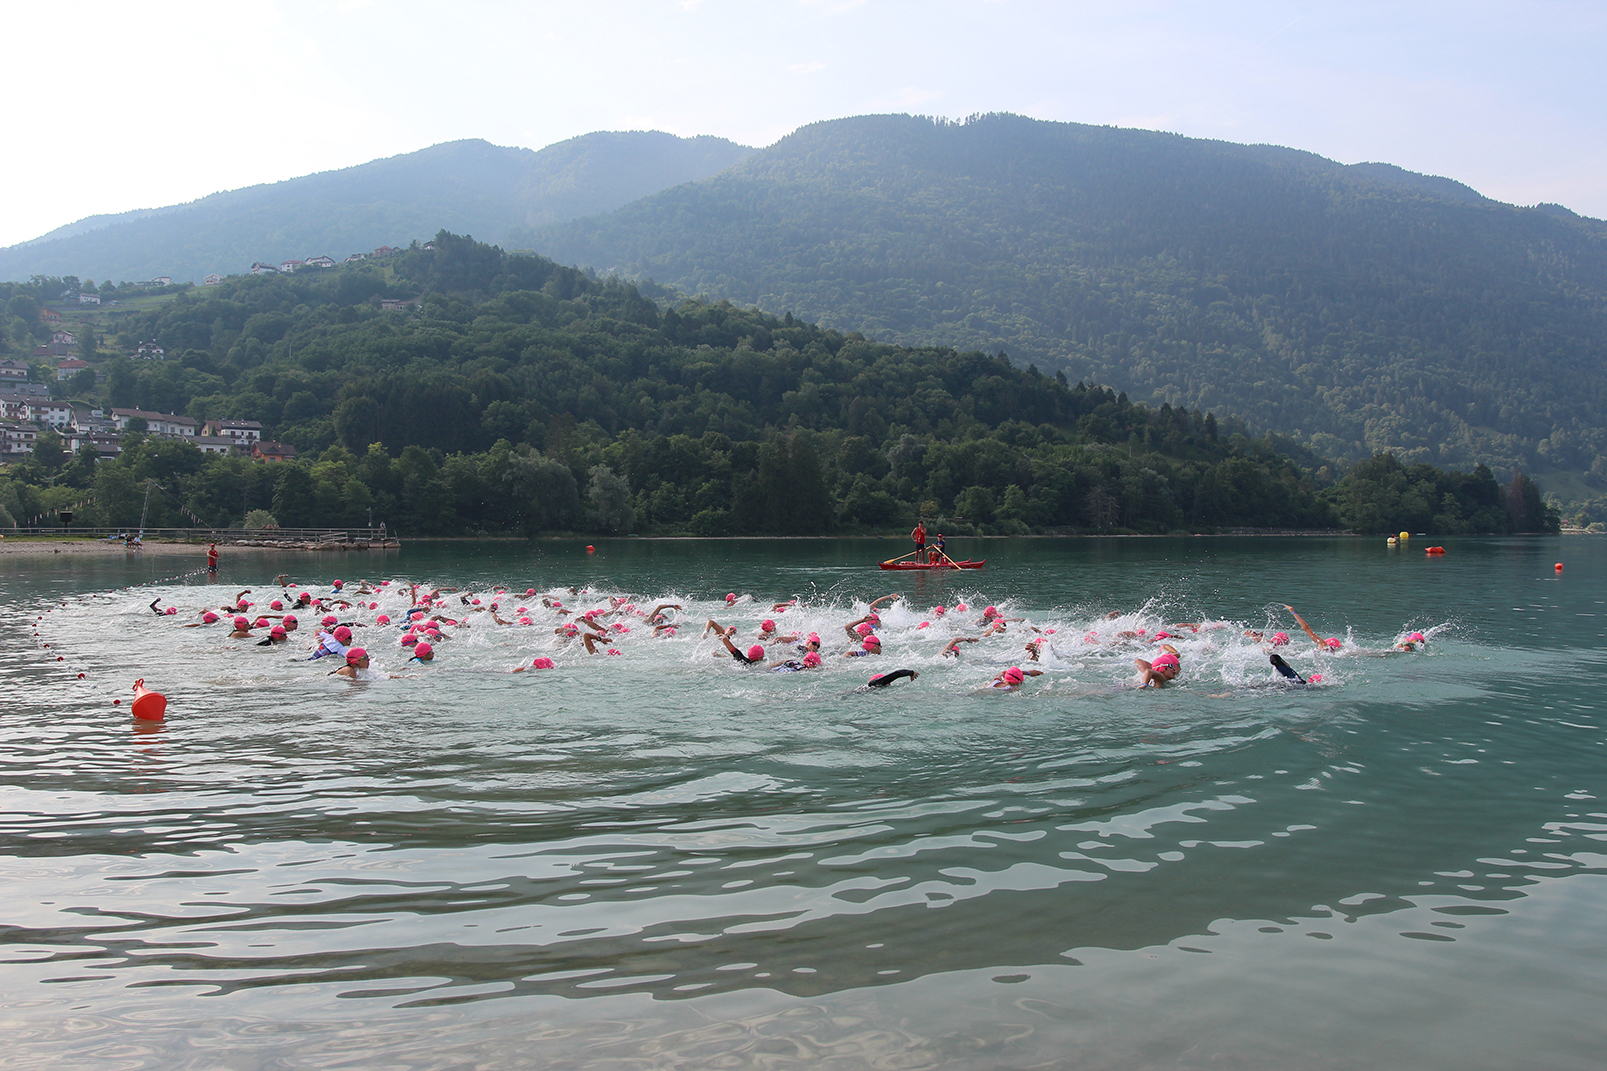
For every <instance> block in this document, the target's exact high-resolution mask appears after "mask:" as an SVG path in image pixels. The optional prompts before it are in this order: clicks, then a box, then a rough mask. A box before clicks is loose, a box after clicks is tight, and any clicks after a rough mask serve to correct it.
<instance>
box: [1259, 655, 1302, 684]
mask: <svg viewBox="0 0 1607 1071" xmlns="http://www.w3.org/2000/svg"><path fill="white" fill-rule="evenodd" d="M1268 661H1270V662H1271V663H1272V668H1273V669H1275V670H1277V671H1278V672H1279V673H1281V674H1283V675H1284V676H1285V677H1287V678H1289V679H1290V680H1292V681H1294V682H1295V683H1296V684H1305V683H1306V678H1304V677H1302V676H1301V675H1300V674H1298V673H1296V672H1295V670H1294V667H1293V666H1291V665H1290V664H1289V663H1287V662H1285V661H1284V660H1283V656H1282V655H1273V656H1271V658H1270V659H1268Z"/></svg>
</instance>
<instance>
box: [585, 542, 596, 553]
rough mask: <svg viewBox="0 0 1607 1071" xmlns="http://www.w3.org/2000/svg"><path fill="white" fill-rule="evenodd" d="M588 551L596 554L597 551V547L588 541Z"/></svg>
mask: <svg viewBox="0 0 1607 1071" xmlns="http://www.w3.org/2000/svg"><path fill="white" fill-rule="evenodd" d="M586 553H587V554H596V553H597V548H596V547H594V546H592V545H591V544H590V543H587V544H586Z"/></svg>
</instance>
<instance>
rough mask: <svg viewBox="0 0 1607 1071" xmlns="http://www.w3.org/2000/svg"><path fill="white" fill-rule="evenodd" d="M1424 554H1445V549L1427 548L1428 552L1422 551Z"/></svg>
mask: <svg viewBox="0 0 1607 1071" xmlns="http://www.w3.org/2000/svg"><path fill="white" fill-rule="evenodd" d="M1424 553H1425V554H1444V553H1445V548H1444V547H1429V548H1428V550H1426V551H1424Z"/></svg>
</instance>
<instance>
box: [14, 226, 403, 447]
mask: <svg viewBox="0 0 1607 1071" xmlns="http://www.w3.org/2000/svg"><path fill="white" fill-rule="evenodd" d="M421 248H423V249H426V250H429V249H434V248H435V243H434V242H433V241H431V242H426V243H424V244H423V245H422V246H421ZM402 252H404V248H403V247H399V246H390V245H382V246H380V247H379V248H377V249H375V250H373V251H372V252H369V253H352V254H350V255H349V256H347V257H346V258H345V259H344V260H341V261H336V260H335V259H334V258H333V257H329V256H324V255H318V256H311V257H307V258H305V259H289V260H284V261H280V262H279V263H278V264H272V263H268V262H261V261H259V262H255V263H253V264H252V265H251V267H250V268H248V269H247V270H246V272H245V273H244V274H249V275H277V274H289V273H292V272H295V271H299V270H302V269H314V268H316V269H328V268H333V267H336V266H337V265H340V264H357V263H360V262H362V261H365V260H371V259H381V258H385V257H392V256H396V255H397V254H399V253H402ZM232 277H233V276H224V275H217V274H212V275H208V276H207V277H206V279H205V281H204V282H203V284H202V285H204V286H215V285H217V284H219V283H222V282H223V281H224V280H225V279H227V278H232ZM131 285H132V287H133V288H134V289H135V290H139V291H151V290H155V289H158V288H165V287H170V286H172V285H173V279H172V277H171V276H167V275H160V276H157V277H155V278H153V279H148V280H143V281H140V282H137V283H133V284H131ZM123 289H124V288H118V292H119V293H121V292H122V291H123ZM119 304H120V301H119V299H116V298H112V297H110V296H108V294H107V293H106V292H105V291H101V292H97V291H96V290H95V289H94V288H93V283H92V282H91V283H88V284H86V285H84V286H83V287H81V288H79V289H77V290H68V291H66V292H64V293H63V294H62V295H61V299H60V302H59V305H60V306H61V307H60V308H52V307H49V306H47V307H45V308H42V309H40V310H39V321H40V323H41V324H44V325H45V326H46V327H48V328H50V330H51V334H50V341H49V342H48V343H41V344H40V345H38V346H35V347H34V348H33V350H32V351H31V352H30V353H29V354H28V356H27V359H26V360H18V359H16V358H11V359H6V360H0V461H14V460H18V459H20V458H22V457H25V456H27V455H31V454H32V453H33V452H34V448H35V445H36V444H37V443H38V441H39V437H40V436H41V435H44V434H47V433H51V432H54V433H55V434H56V435H59V436H60V437H61V442H62V446H63V447H64V448H65V449H66V450H68V451H69V452H71V453H75V454H76V453H78V452H79V451H81V450H83V449H84V448H85V447H89V448H91V449H92V450H93V451H94V453H95V455H96V456H97V457H100V458H108V457H116V456H118V454H119V453H120V452H121V446H120V445H119V442H120V439H121V437H122V436H123V435H124V434H125V433H127V432H128V431H129V430H130V429H131V428H133V429H135V430H140V422H143V425H144V427H143V431H144V433H145V434H146V436H147V437H149V438H153V439H170V440H177V441H182V442H188V443H191V444H193V445H194V446H196V447H197V448H199V449H200V450H201V452H202V453H205V454H234V455H237V456H243V457H249V458H251V459H252V460H255V461H264V462H274V461H287V460H292V459H294V458H295V457H296V448H295V447H293V446H291V445H289V444H287V443H280V442H275V441H272V440H264V439H263V438H262V424H261V422H260V421H257V420H208V421H205V422H202V421H197V420H196V419H195V418H193V417H189V416H185V415H182V414H178V413H159V412H148V411H145V410H140V409H124V408H112V409H105V408H96V407H94V406H89V405H82V404H75V403H74V402H72V401H69V400H67V399H63V398H60V397H55V398H53V397H52V390H51V383H56V384H65V385H67V386H65V387H58V389H57V391H56V393H57V394H58V395H59V394H60V393H61V392H62V391H63V390H66V391H71V392H72V393H74V394H87V393H89V391H90V390H92V389H93V388H94V387H96V386H99V385H101V384H104V383H105V382H106V379H107V373H106V371H105V370H104V368H101V367H96V365H97V364H101V365H104V363H105V361H104V360H97V361H95V362H91V361H89V360H85V359H84V357H83V356H82V350H81V347H80V333H79V332H75V331H74V330H72V329H71V327H70V326H69V325H68V324H67V322H66V320H65V319H64V313H63V310H66V315H69V316H70V315H72V314H73V312H74V311H85V312H87V311H90V310H92V309H95V308H96V307H99V306H103V305H104V306H106V307H111V306H117V305H119ZM410 304H412V303H411V302H408V301H404V300H401V299H398V298H384V299H381V300H380V302H379V305H380V308H381V310H382V311H403V310H405V309H406V308H407V307H408V306H409V305H410ZM75 307H76V309H75ZM81 330H82V328H81V329H80V331H81ZM126 356H127V357H128V359H129V360H135V361H161V360H164V359H166V356H167V353H166V351H165V350H164V349H163V347H162V346H160V345H158V344H157V343H156V342H154V341H146V340H141V341H140V342H139V343H138V345H137V346H135V347H134V348H133V349H132V352H130V353H128V354H126ZM51 366H53V371H52V372H50V373H47V374H48V375H50V376H52V378H50V379H48V380H47V381H45V382H37V381H35V375H36V372H35V370H36V369H41V368H46V369H48V368H51Z"/></svg>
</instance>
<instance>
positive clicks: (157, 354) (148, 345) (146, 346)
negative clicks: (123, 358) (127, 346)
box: [129, 342, 167, 361]
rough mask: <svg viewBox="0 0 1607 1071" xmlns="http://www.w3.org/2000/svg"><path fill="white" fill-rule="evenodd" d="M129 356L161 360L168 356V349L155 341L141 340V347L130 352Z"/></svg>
mask: <svg viewBox="0 0 1607 1071" xmlns="http://www.w3.org/2000/svg"><path fill="white" fill-rule="evenodd" d="M129 356H130V357H134V358H137V359H138V360H141V361H160V360H161V359H162V358H164V357H166V356H167V351H166V350H164V349H163V348H162V347H160V346H158V345H157V344H156V343H154V342H141V343H140V344H139V349H137V350H135V351H134V352H133V353H131V354H129Z"/></svg>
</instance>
